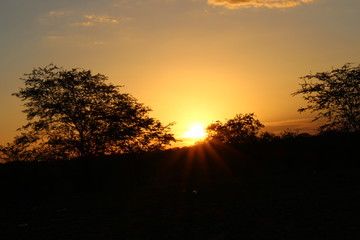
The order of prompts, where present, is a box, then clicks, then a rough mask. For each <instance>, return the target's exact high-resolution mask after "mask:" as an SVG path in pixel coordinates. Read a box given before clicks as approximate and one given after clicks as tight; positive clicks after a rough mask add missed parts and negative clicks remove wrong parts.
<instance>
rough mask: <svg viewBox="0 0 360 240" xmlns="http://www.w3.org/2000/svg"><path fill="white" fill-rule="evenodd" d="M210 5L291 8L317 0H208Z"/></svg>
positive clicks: (235, 7) (232, 7)
mask: <svg viewBox="0 0 360 240" xmlns="http://www.w3.org/2000/svg"><path fill="white" fill-rule="evenodd" d="M207 1H208V4H210V5H215V6H224V7H226V8H229V9H237V8H249V7H267V8H289V7H295V6H299V5H301V4H303V3H310V2H314V1H316V0H207Z"/></svg>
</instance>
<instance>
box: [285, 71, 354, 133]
mask: <svg viewBox="0 0 360 240" xmlns="http://www.w3.org/2000/svg"><path fill="white" fill-rule="evenodd" d="M301 79H303V80H304V83H302V84H300V86H301V88H300V89H299V90H297V91H296V92H294V93H293V94H292V95H293V96H295V95H299V94H302V95H303V98H304V99H305V100H306V101H307V103H308V105H307V106H306V107H303V108H300V109H299V110H298V111H299V112H304V111H310V112H316V113H317V115H316V117H315V118H314V120H313V121H316V120H318V119H320V118H322V119H326V120H327V122H326V124H324V125H322V126H321V127H320V130H321V131H322V132H324V131H330V130H331V131H334V130H335V131H346V132H358V131H359V130H360V65H359V66H356V67H353V66H351V64H345V65H344V66H343V67H341V68H338V69H333V70H332V71H330V72H320V73H316V74H310V75H307V76H304V77H302V78H301Z"/></svg>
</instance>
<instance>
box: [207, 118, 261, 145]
mask: <svg viewBox="0 0 360 240" xmlns="http://www.w3.org/2000/svg"><path fill="white" fill-rule="evenodd" d="M262 127H264V125H263V124H262V123H261V122H260V121H259V120H257V119H256V118H255V115H254V114H253V113H248V114H237V115H236V116H235V117H234V118H233V119H229V120H227V121H226V122H225V123H222V122H220V121H216V122H215V123H212V124H210V125H209V126H208V127H207V128H206V131H207V133H208V135H207V141H214V140H215V141H220V142H223V143H230V144H237V143H246V142H253V141H254V140H256V139H257V134H258V133H259V130H260V128H262Z"/></svg>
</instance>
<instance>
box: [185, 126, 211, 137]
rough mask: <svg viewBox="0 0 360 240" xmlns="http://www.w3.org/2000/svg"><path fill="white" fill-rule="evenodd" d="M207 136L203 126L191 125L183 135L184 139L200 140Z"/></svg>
mask: <svg viewBox="0 0 360 240" xmlns="http://www.w3.org/2000/svg"><path fill="white" fill-rule="evenodd" d="M206 135H207V134H206V132H205V129H204V126H203V125H201V124H192V125H191V126H190V128H189V130H188V131H186V132H185V133H184V136H183V137H184V138H192V139H201V138H203V137H205V136H206Z"/></svg>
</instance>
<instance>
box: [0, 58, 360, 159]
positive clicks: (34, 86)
mask: <svg viewBox="0 0 360 240" xmlns="http://www.w3.org/2000/svg"><path fill="white" fill-rule="evenodd" d="M22 80H23V81H24V84H25V87H24V88H21V89H20V90H19V92H17V93H14V94H13V95H15V96H16V97H18V98H20V99H21V100H22V101H23V102H24V106H25V110H24V111H23V112H24V113H25V114H26V116H27V119H28V123H27V124H26V125H24V126H23V127H22V128H21V129H20V130H21V133H20V135H19V136H17V137H15V139H14V141H13V142H12V143H8V144H7V145H5V146H0V160H2V161H3V162H11V161H49V160H66V159H76V158H82V159H91V158H94V157H100V156H111V155H118V154H121V153H141V152H153V151H159V150H165V149H167V148H168V147H169V146H171V143H172V142H176V141H177V140H176V139H175V137H174V135H173V134H172V133H171V126H172V125H173V123H170V124H167V125H164V124H163V123H161V122H160V121H159V120H157V119H155V118H152V117H150V115H149V113H150V111H151V109H150V108H149V107H146V106H144V104H141V103H138V101H137V100H136V99H135V98H134V97H133V96H131V95H130V94H127V93H122V92H120V87H119V86H115V85H113V84H109V83H107V82H106V81H107V80H108V78H107V77H106V76H104V75H102V74H92V72H91V71H90V70H83V69H71V70H66V69H64V68H61V67H57V66H55V65H53V64H50V65H48V66H46V67H44V68H36V69H34V70H33V71H32V72H31V73H29V74H24V78H22ZM302 80H303V81H304V82H303V83H302V84H300V86H301V88H300V89H299V90H298V91H296V92H295V93H293V95H302V96H303V98H304V100H305V101H306V103H307V105H306V106H305V107H302V108H300V109H299V110H298V111H299V112H304V111H310V112H313V113H314V114H315V118H314V121H316V120H318V119H322V120H325V124H324V125H322V126H321V127H320V129H319V132H320V133H321V134H322V135H321V136H320V137H319V138H318V139H323V140H324V142H328V141H326V139H325V138H324V136H330V135H331V134H330V133H338V134H339V133H344V134H345V135H346V134H353V135H354V136H355V135H358V133H359V132H360V94H359V93H360V65H359V66H355V67H353V66H352V65H351V64H345V65H344V66H343V67H341V68H338V69H333V70H331V71H329V72H322V73H316V74H310V75H307V76H305V77H302ZM263 127H264V125H263V124H262V123H261V122H260V120H258V119H257V118H256V116H255V115H254V114H253V113H248V114H237V115H236V116H235V117H234V118H232V119H228V120H226V121H225V122H221V121H216V122H214V123H212V124H210V125H209V126H208V127H207V129H206V131H207V133H208V135H207V137H206V139H205V140H204V142H208V143H214V142H215V143H216V142H219V143H224V144H230V145H236V144H247V143H256V142H259V141H260V142H267V143H269V142H277V141H279V140H284V139H285V140H291V139H294V138H295V139H300V138H304V139H305V137H306V136H307V135H306V134H302V135H297V134H295V133H293V132H291V131H288V132H284V133H283V134H281V135H280V136H276V135H274V134H272V133H268V132H262V131H261V129H262V128H263ZM326 133H327V135H326ZM324 134H325V135H324ZM335 135H336V134H335ZM354 141H357V140H356V139H354Z"/></svg>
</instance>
